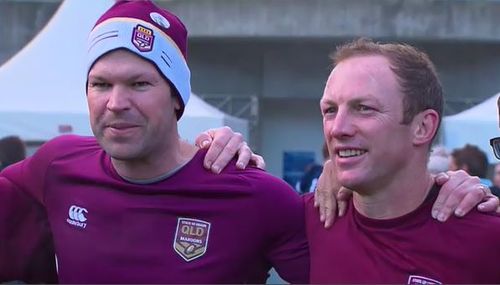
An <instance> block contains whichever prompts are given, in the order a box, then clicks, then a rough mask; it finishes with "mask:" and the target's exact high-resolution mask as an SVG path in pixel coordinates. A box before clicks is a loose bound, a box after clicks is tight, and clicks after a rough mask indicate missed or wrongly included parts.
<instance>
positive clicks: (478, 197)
mask: <svg viewBox="0 0 500 285" xmlns="http://www.w3.org/2000/svg"><path fill="white" fill-rule="evenodd" d="M471 187H473V188H472V189H470V190H467V191H466V194H465V197H464V198H463V200H462V201H461V202H459V205H458V206H457V209H456V210H455V215H456V216H458V217H463V216H464V215H465V214H466V213H468V212H469V211H470V210H472V209H474V207H476V205H477V204H478V203H479V202H481V201H485V199H488V197H489V196H490V195H491V196H493V195H492V194H491V191H490V189H489V188H488V187H487V186H485V185H482V184H474V185H473V186H471ZM493 197H494V196H493ZM486 201H489V202H488V203H487V204H486V207H487V208H486V211H488V210H489V208H488V205H491V206H494V207H493V208H491V211H494V210H496V208H497V206H498V204H495V202H498V199H494V198H493V200H486ZM480 205H481V204H480ZM480 205H478V209H480V208H482V207H484V206H482V207H480Z"/></svg>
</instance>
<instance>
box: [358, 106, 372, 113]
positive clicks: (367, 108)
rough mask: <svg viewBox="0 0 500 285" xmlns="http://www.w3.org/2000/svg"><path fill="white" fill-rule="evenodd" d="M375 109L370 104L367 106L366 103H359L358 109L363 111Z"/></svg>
mask: <svg viewBox="0 0 500 285" xmlns="http://www.w3.org/2000/svg"><path fill="white" fill-rule="evenodd" d="M373 110H374V109H373V108H372V107H370V106H366V105H358V111H361V112H367V111H373Z"/></svg>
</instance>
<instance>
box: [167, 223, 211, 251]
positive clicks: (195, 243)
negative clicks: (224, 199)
mask: <svg viewBox="0 0 500 285" xmlns="http://www.w3.org/2000/svg"><path fill="white" fill-rule="evenodd" d="M209 233H210V223H208V222H205V221H202V220H197V219H189V218H177V229H176V231H175V239H174V250H175V252H177V254H179V255H180V256H181V257H182V258H183V259H184V260H185V261H191V260H194V259H196V258H198V257H201V256H203V255H204V254H205V252H207V247H208V237H209Z"/></svg>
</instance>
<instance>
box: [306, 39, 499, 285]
mask: <svg viewBox="0 0 500 285" xmlns="http://www.w3.org/2000/svg"><path fill="white" fill-rule="evenodd" d="M442 110H443V94H442V88H441V84H440V82H439V79H438V77H437V75H436V72H435V69H434V66H433V64H432V62H431V61H430V60H429V58H428V57H427V55H425V54H424V53H422V52H420V51H418V50H417V49H415V48H413V47H411V46H408V45H402V44H378V43H374V42H372V41H369V40H364V39H361V40H358V41H355V42H352V43H349V44H347V45H345V46H342V47H341V48H340V49H339V50H337V52H336V54H335V68H334V69H333V71H332V72H331V74H330V77H329V78H328V81H327V84H326V87H325V91H324V95H323V97H322V99H321V111H322V114H323V127H324V135H325V138H326V140H327V142H328V147H329V151H330V157H331V164H330V165H329V167H331V168H332V169H333V170H332V169H331V170H332V171H334V173H335V175H336V179H337V180H338V182H339V183H340V185H342V186H344V187H347V188H349V189H353V191H354V193H353V199H352V202H351V203H350V204H349V205H348V210H347V214H346V217H345V218H342V219H338V220H337V221H336V222H335V224H334V225H333V226H332V228H331V230H330V231H327V230H325V229H324V228H323V226H322V225H321V223H320V222H319V221H318V213H317V211H316V210H315V209H314V207H313V201H312V199H310V200H309V201H308V205H307V206H306V213H307V214H306V216H307V217H306V222H307V232H308V239H309V245H310V254H311V282H312V283H357V284H360V283H398V284H439V283H499V282H500V271H498V263H499V262H500V244H499V243H498V236H499V235H500V218H499V217H498V216H496V215H495V214H484V213H480V212H477V211H473V212H471V213H470V214H468V215H467V216H465V217H463V218H457V217H451V218H450V220H448V221H447V222H446V223H442V224H440V223H439V222H438V221H437V220H435V219H433V218H432V216H431V210H432V203H433V202H434V201H435V200H436V198H437V195H438V193H439V190H440V189H439V187H438V186H437V185H435V184H434V179H433V177H432V176H431V174H430V173H429V171H428V170H427V167H426V165H427V160H428V156H429V151H430V147H431V143H432V141H433V139H434V137H435V135H436V132H437V129H438V127H439V124H440V121H441V116H442ZM332 264H342V266H332Z"/></svg>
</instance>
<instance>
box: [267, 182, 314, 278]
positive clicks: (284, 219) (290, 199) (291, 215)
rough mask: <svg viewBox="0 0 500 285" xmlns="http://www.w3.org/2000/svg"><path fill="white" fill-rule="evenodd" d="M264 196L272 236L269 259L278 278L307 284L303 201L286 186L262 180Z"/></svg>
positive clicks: (269, 231)
mask: <svg viewBox="0 0 500 285" xmlns="http://www.w3.org/2000/svg"><path fill="white" fill-rule="evenodd" d="M261 181H266V182H270V183H265V184H264V183H262V184H261V187H264V188H265V189H264V190H265V191H264V192H265V193H267V195H269V196H266V198H265V199H264V200H265V201H264V205H265V206H264V207H265V208H266V210H265V211H262V212H263V213H266V214H265V215H266V217H263V219H266V220H267V222H266V224H265V226H266V230H267V231H268V233H269V235H270V236H271V238H270V240H271V242H270V243H269V245H268V246H269V248H268V250H267V252H268V259H269V260H270V262H271V264H272V266H273V267H274V268H275V269H276V271H277V272H278V274H279V275H280V277H281V278H283V279H284V280H286V281H288V282H290V283H300V284H305V283H308V282H309V262H310V261H309V248H308V243H307V238H306V232H305V220H304V205H303V201H302V198H301V197H300V196H299V195H298V194H297V193H296V192H295V191H293V189H292V188H291V187H290V186H289V185H288V184H286V183H285V182H283V181H281V180H279V179H277V178H274V177H273V178H272V179H271V180H269V179H262V180H261Z"/></svg>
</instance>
